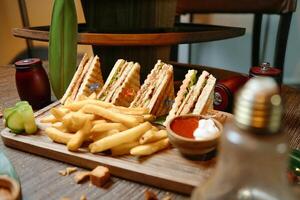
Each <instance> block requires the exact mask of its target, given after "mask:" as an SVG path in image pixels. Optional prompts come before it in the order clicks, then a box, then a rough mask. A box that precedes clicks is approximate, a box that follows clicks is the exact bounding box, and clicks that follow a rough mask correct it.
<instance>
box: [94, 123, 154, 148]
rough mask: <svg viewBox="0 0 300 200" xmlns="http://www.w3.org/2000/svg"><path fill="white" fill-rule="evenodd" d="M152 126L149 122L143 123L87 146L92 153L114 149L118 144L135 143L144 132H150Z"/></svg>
mask: <svg viewBox="0 0 300 200" xmlns="http://www.w3.org/2000/svg"><path fill="white" fill-rule="evenodd" d="M151 128H152V125H151V124H150V123H149V122H144V123H142V124H140V125H138V126H136V127H133V128H131V129H128V130H126V131H122V132H119V133H116V134H114V135H111V136H107V137H105V138H103V139H101V140H98V141H96V142H94V143H92V144H90V145H89V149H90V151H91V152H92V153H97V152H101V151H105V150H108V149H111V148H113V147H116V146H118V145H120V144H124V143H129V142H132V141H136V140H137V139H138V138H139V137H140V136H141V135H143V134H144V133H145V132H146V131H148V130H150V129H151Z"/></svg>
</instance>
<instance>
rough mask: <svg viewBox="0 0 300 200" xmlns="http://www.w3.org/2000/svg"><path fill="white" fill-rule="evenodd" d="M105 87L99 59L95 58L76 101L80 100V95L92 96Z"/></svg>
mask: <svg viewBox="0 0 300 200" xmlns="http://www.w3.org/2000/svg"><path fill="white" fill-rule="evenodd" d="M102 86H103V78H102V73H101V68H100V62H99V57H98V56H95V57H94V58H93V61H92V63H91V65H90V66H89V69H88V70H87V72H86V74H85V76H84V79H83V81H82V83H81V85H80V88H79V90H78V93H77V95H76V97H75V100H77V99H78V98H79V96H80V95H84V96H86V97H88V96H90V95H91V94H92V93H93V92H95V93H96V94H98V93H99V92H100V90H101V88H102Z"/></svg>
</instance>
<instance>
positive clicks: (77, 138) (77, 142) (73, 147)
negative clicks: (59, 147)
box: [67, 120, 92, 151]
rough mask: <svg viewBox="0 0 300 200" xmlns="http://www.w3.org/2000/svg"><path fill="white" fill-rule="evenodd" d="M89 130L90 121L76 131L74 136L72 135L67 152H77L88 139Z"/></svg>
mask: <svg viewBox="0 0 300 200" xmlns="http://www.w3.org/2000/svg"><path fill="white" fill-rule="evenodd" d="M91 128H92V122H91V121H90V120H87V121H86V122H85V124H84V126H83V127H82V129H80V130H78V131H77V132H76V133H75V135H73V137H72V138H71V140H70V141H69V142H68V143H67V147H68V150H70V151H77V150H78V148H79V147H80V146H81V145H82V143H83V142H84V141H85V140H86V139H88V138H89V137H90V135H91Z"/></svg>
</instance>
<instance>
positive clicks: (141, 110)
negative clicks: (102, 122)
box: [111, 106, 149, 115]
mask: <svg viewBox="0 0 300 200" xmlns="http://www.w3.org/2000/svg"><path fill="white" fill-rule="evenodd" d="M111 110H113V111H115V112H118V113H122V114H126V115H148V114H149V110H148V109H147V108H138V109H136V108H126V107H121V106H113V107H112V108H111Z"/></svg>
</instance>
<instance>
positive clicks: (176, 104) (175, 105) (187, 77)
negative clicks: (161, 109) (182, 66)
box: [166, 70, 197, 122]
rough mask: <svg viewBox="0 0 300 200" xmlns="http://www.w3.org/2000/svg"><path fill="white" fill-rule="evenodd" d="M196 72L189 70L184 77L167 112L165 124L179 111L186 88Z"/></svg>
mask: <svg viewBox="0 0 300 200" xmlns="http://www.w3.org/2000/svg"><path fill="white" fill-rule="evenodd" d="M195 72H197V71H196V70H189V71H188V73H187V74H186V75H185V79H184V80H183V81H182V84H181V86H180V89H179V91H178V92H177V95H176V98H175V102H174V103H173V104H172V108H171V111H170V112H169V115H168V116H167V118H166V122H167V121H168V120H170V119H171V118H172V117H174V116H176V113H177V110H178V109H179V106H180V105H181V103H182V101H183V100H184V96H183V95H184V94H185V92H186V88H187V86H188V85H189V83H190V79H191V76H192V75H193V74H194V73H195Z"/></svg>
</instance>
